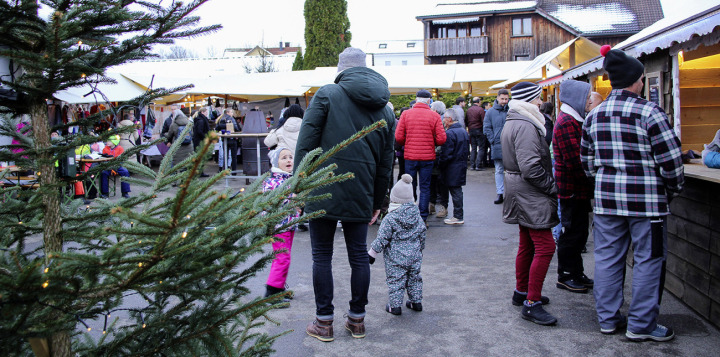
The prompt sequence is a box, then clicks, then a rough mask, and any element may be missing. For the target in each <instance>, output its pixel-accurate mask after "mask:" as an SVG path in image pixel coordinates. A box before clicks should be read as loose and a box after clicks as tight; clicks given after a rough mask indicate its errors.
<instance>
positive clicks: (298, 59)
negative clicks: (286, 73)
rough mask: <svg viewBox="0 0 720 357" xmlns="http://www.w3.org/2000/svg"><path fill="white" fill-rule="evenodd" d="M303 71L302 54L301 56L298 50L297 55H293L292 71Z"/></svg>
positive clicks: (300, 51) (300, 50)
mask: <svg viewBox="0 0 720 357" xmlns="http://www.w3.org/2000/svg"><path fill="white" fill-rule="evenodd" d="M302 69H303V54H302V48H300V49H298V51H297V54H296V55H295V60H294V61H293V65H292V70H293V71H301V70H302Z"/></svg>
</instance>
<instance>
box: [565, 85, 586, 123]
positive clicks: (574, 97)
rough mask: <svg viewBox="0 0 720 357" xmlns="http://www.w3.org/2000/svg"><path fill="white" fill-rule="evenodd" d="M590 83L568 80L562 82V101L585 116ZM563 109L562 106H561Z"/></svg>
mask: <svg viewBox="0 0 720 357" xmlns="http://www.w3.org/2000/svg"><path fill="white" fill-rule="evenodd" d="M590 89H591V87H590V83H585V82H581V81H576V80H574V79H570V80H567V81H565V82H562V84H560V102H561V103H563V104H567V105H569V106H570V107H572V108H573V109H575V111H576V112H577V113H578V114H579V115H580V116H581V117H583V118H584V117H585V114H587V113H585V106H586V105H587V100H588V96H589V95H590ZM560 110H562V108H560Z"/></svg>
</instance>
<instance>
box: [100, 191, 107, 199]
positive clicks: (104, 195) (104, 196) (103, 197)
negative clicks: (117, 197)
mask: <svg viewBox="0 0 720 357" xmlns="http://www.w3.org/2000/svg"><path fill="white" fill-rule="evenodd" d="M100 198H102V199H103V200H107V199H108V195H107V194H105V193H104V194H101V195H100Z"/></svg>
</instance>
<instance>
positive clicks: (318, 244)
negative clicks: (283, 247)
mask: <svg viewBox="0 0 720 357" xmlns="http://www.w3.org/2000/svg"><path fill="white" fill-rule="evenodd" d="M336 228H337V220H333V219H322V218H318V219H313V220H310V244H311V246H312V258H313V271H312V273H313V288H314V289H315V308H316V310H315V313H316V315H317V317H318V318H320V319H321V320H328V319H332V318H333V312H334V310H335V307H334V306H333V303H332V301H333V288H334V286H333V274H332V256H333V242H334V240H335V229H336ZM342 228H343V231H344V234H345V245H346V246H347V254H348V261H349V262H350V269H351V271H352V273H351V275H350V291H351V295H352V298H351V300H350V311H349V312H348V315H349V316H350V317H353V318H359V317H364V316H365V305H367V303H368V289H369V288H370V262H369V261H368V254H367V251H368V248H367V244H366V240H367V231H368V224H367V222H365V223H363V222H342Z"/></svg>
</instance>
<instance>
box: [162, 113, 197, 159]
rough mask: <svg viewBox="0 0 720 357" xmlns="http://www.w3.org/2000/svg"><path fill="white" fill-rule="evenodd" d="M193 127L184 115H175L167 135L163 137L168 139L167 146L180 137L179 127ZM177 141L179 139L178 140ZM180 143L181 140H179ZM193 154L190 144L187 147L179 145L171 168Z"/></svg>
mask: <svg viewBox="0 0 720 357" xmlns="http://www.w3.org/2000/svg"><path fill="white" fill-rule="evenodd" d="M183 125H184V126H188V125H189V126H190V127H192V126H193V123H192V122H191V121H190V120H188V118H187V117H186V116H185V114H180V115H177V116H176V117H175V118H174V119H173V122H172V124H170V129H169V130H168V132H167V133H165V137H166V138H167V139H168V144H172V143H173V142H174V141H175V139H176V138H177V136H178V135H180V130H179V129H180V127H181V126H183ZM178 139H179V138H178ZM180 140H181V141H182V139H180ZM192 154H193V145H192V142H191V143H190V144H187V145H182V144H181V145H180V148H179V149H178V151H177V153H175V157H173V162H172V163H173V166H175V165H177V164H179V163H180V162H181V161H183V160H185V159H186V158H188V157H189V156H190V155H192Z"/></svg>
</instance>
